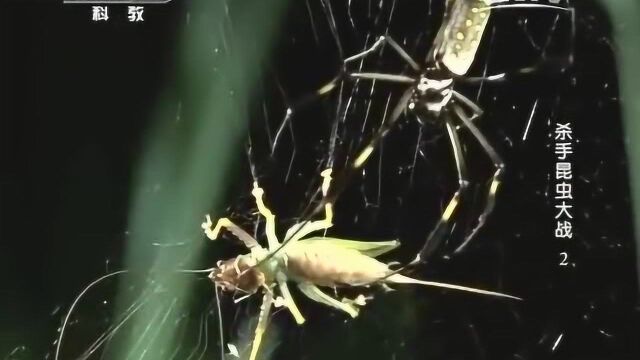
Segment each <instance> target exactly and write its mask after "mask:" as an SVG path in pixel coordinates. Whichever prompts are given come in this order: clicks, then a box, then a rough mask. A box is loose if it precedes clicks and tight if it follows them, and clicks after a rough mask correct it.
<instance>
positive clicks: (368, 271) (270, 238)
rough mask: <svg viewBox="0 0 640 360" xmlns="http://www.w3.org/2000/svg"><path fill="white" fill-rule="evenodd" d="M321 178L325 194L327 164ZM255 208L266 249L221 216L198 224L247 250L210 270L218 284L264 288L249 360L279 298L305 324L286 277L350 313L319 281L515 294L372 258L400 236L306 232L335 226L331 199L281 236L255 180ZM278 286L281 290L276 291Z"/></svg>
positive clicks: (351, 305) (354, 307) (249, 290)
mask: <svg viewBox="0 0 640 360" xmlns="http://www.w3.org/2000/svg"><path fill="white" fill-rule="evenodd" d="M321 175H322V177H323V178H324V181H323V184H322V193H323V195H325V196H326V194H327V191H328V189H329V184H330V182H331V170H330V169H327V170H325V171H323V172H322V173H321ZM252 194H253V196H254V197H255V200H256V205H257V207H258V211H259V212H260V214H261V215H262V216H264V218H265V219H266V224H265V235H266V238H267V243H268V249H266V248H263V247H262V246H260V244H259V243H258V241H257V240H256V239H254V238H253V237H252V236H251V235H249V234H248V233H247V232H245V231H244V230H243V229H242V228H240V227H239V226H237V225H235V224H234V223H233V222H231V220H229V219H227V218H222V219H219V220H218V222H217V224H216V226H215V227H214V228H212V225H213V224H212V222H211V219H210V218H209V217H208V216H207V221H206V222H205V223H203V224H202V227H203V229H204V231H205V234H206V235H207V237H209V238H210V239H211V240H214V239H217V237H218V235H219V233H220V231H221V230H222V228H225V229H227V230H228V231H230V232H231V233H232V234H233V235H234V236H235V237H237V238H238V239H239V240H241V241H242V242H243V243H244V245H245V246H246V247H247V248H248V249H249V250H250V252H249V253H248V254H244V255H240V256H237V257H235V258H232V259H228V260H226V261H220V262H219V263H218V265H217V267H216V268H215V270H213V271H212V272H211V274H210V275H209V277H210V278H211V280H213V282H214V283H215V284H216V286H220V287H222V288H223V289H224V290H228V291H241V292H242V293H246V294H253V293H256V292H258V291H259V290H261V289H263V290H264V295H263V301H262V306H261V310H260V316H259V320H258V325H257V327H256V332H255V338H254V341H253V344H252V347H251V354H250V356H249V359H250V360H255V359H256V357H257V352H258V348H259V346H260V343H261V341H262V335H263V333H264V331H265V330H266V327H267V324H268V317H269V313H270V310H271V308H272V306H274V305H278V304H281V305H283V306H285V307H286V308H287V309H288V310H289V311H290V312H291V314H292V315H293V317H294V319H295V320H296V322H297V323H298V324H303V323H304V321H305V319H304V316H303V315H302V314H301V313H300V310H298V307H297V306H296V304H295V302H294V300H293V297H292V296H291V293H290V292H289V287H288V282H295V284H296V285H297V287H298V289H300V291H301V292H302V293H303V294H304V295H305V296H307V297H308V298H310V299H311V300H313V301H316V302H319V303H322V304H325V305H328V306H331V307H333V308H336V309H338V310H341V311H343V312H346V313H347V314H349V315H350V316H351V317H356V316H357V315H358V310H359V309H358V306H362V305H364V304H363V301H359V299H358V298H357V299H353V300H352V299H342V300H338V299H335V298H333V297H331V296H330V295H328V294H326V293H325V292H323V291H322V290H321V289H320V287H328V288H336V287H344V286H349V287H357V286H368V285H374V284H419V285H425V286H435V287H440V288H448V289H454V290H460V291H467V292H473V293H477V294H483V295H490V296H497V297H504V298H511V299H518V300H520V298H517V297H515V296H511V295H506V294H502V293H497V292H492V291H486V290H480V289H475V288H470V287H465V286H459V285H451V284H445V283H439V282H431V281H422V280H417V279H413V278H410V277H407V276H404V275H401V274H397V273H394V272H393V271H392V270H391V269H389V266H388V265H387V264H385V263H383V262H381V261H379V260H377V259H376V257H377V256H379V255H382V254H385V253H387V252H389V251H391V250H393V249H395V248H397V247H398V246H399V244H400V243H399V242H398V241H395V240H393V241H382V242H368V241H355V240H346V239H339V238H330V237H309V235H310V234H312V233H314V232H317V231H321V230H327V229H329V228H331V227H332V226H333V223H332V219H333V204H331V203H327V204H325V218H324V219H321V220H315V221H307V222H303V223H299V224H295V225H293V226H292V227H291V228H289V229H288V230H287V232H286V234H285V236H284V241H283V242H280V241H279V240H278V238H277V236H276V226H275V224H276V223H275V215H274V214H273V213H271V211H270V210H269V209H268V208H267V206H266V205H265V203H264V200H263V195H264V190H262V188H260V187H259V186H258V184H257V183H254V189H253V191H252ZM276 288H277V289H278V290H279V293H280V295H281V296H278V297H275V296H274V292H275V290H276Z"/></svg>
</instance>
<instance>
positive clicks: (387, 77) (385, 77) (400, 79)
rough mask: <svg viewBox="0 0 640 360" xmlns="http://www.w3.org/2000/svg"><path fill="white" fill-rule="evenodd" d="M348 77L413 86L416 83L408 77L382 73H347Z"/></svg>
mask: <svg viewBox="0 0 640 360" xmlns="http://www.w3.org/2000/svg"><path fill="white" fill-rule="evenodd" d="M349 76H350V77H352V78H354V79H364V80H380V81H388V82H395V83H401V84H413V83H415V82H416V80H415V79H414V78H412V77H409V76H405V75H394V74H383V73H366V72H355V73H349Z"/></svg>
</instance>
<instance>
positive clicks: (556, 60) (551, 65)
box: [456, 5, 576, 84]
mask: <svg viewBox="0 0 640 360" xmlns="http://www.w3.org/2000/svg"><path fill="white" fill-rule="evenodd" d="M537 6H540V5H537ZM515 7H517V5H516V6H515ZM563 10H565V9H563ZM566 11H568V12H569V13H570V17H571V34H570V44H569V51H568V53H567V55H566V56H557V57H553V58H547V57H546V49H547V46H548V45H549V43H550V39H551V36H553V34H554V33H555V32H556V31H557V29H555V24H554V30H553V31H552V32H551V33H550V34H549V38H548V39H547V44H546V45H545V46H544V49H543V50H542V53H541V54H540V58H539V59H538V61H536V62H535V63H534V64H533V65H531V66H527V67H523V68H520V69H516V70H512V71H507V72H502V73H499V74H493V75H488V76H459V77H456V80H457V81H460V82H464V83H468V84H477V83H480V82H496V83H499V82H503V81H506V80H508V79H510V78H512V77H517V76H522V75H528V74H532V73H536V72H539V71H546V72H551V73H562V72H564V71H565V70H566V69H567V68H569V67H570V66H571V65H573V62H574V58H573V53H574V50H575V37H576V14H575V9H574V8H569V9H566ZM556 19H557V18H556Z"/></svg>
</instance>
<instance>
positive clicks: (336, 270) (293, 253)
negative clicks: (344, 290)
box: [286, 241, 389, 287]
mask: <svg viewBox="0 0 640 360" xmlns="http://www.w3.org/2000/svg"><path fill="white" fill-rule="evenodd" d="M286 256H287V273H288V276H289V277H291V278H292V279H294V280H296V281H298V282H310V283H313V284H315V285H318V286H328V287H336V286H341V285H349V286H358V285H364V284H369V283H372V282H376V281H377V280H379V279H381V278H384V277H385V276H386V275H387V274H388V273H389V268H388V266H387V265H386V264H385V263H382V262H380V261H378V260H376V259H374V258H372V257H369V256H367V255H364V254H362V253H360V252H358V251H357V250H354V249H348V248H344V247H341V246H337V245H335V244H331V243H329V242H327V243H326V244H324V243H318V242H313V243H306V244H305V242H304V241H301V242H298V243H296V244H295V245H293V246H291V248H289V249H287V251H286Z"/></svg>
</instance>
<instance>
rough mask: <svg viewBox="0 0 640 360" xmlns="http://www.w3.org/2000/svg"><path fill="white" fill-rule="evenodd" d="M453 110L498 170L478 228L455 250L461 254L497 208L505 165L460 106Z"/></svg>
mask: <svg viewBox="0 0 640 360" xmlns="http://www.w3.org/2000/svg"><path fill="white" fill-rule="evenodd" d="M453 109H454V112H455V113H456V115H457V116H458V117H459V118H460V120H462V122H463V123H464V125H465V126H466V127H467V128H469V131H471V134H472V135H473V136H474V137H475V138H476V140H477V141H478V143H479V144H480V146H482V148H483V149H484V151H485V152H486V153H487V155H488V156H489V158H490V159H491V161H492V162H493V166H494V167H495V169H496V170H495V172H494V173H493V176H492V178H491V185H489V189H488V192H487V197H486V202H485V205H484V210H483V211H482V213H481V214H480V216H479V217H478V222H477V224H476V226H475V227H474V228H473V229H472V230H471V232H470V233H469V234H468V235H467V236H466V237H465V239H464V241H463V243H462V244H461V245H460V246H458V248H456V249H455V251H454V253H459V252H461V251H462V250H463V249H464V248H465V247H466V246H467V244H468V243H469V241H471V239H473V237H474V236H476V234H477V233H478V231H479V230H480V229H481V228H482V226H483V225H484V224H485V222H486V221H487V217H488V216H489V215H490V214H491V212H493V208H494V207H495V202H496V193H497V192H498V188H499V187H500V184H501V182H502V178H503V176H504V170H505V164H504V162H503V161H502V158H501V157H500V155H498V153H497V152H496V150H495V149H494V148H493V146H492V145H491V144H490V143H489V141H488V140H487V138H486V137H485V136H484V135H483V134H482V132H481V131H480V129H478V128H477V127H476V126H475V124H473V122H471V120H470V119H469V118H468V117H467V115H466V114H465V113H464V111H463V110H462V109H461V108H460V107H459V106H458V105H455V104H454V105H453Z"/></svg>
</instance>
